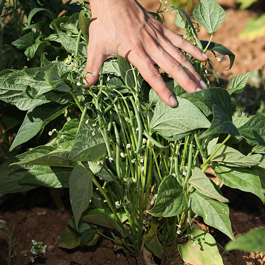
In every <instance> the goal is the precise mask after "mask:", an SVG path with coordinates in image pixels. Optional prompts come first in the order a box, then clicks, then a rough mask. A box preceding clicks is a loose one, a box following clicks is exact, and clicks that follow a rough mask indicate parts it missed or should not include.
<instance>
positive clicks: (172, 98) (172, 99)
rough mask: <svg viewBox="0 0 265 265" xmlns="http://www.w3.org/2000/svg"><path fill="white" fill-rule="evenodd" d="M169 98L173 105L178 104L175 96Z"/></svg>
mask: <svg viewBox="0 0 265 265" xmlns="http://www.w3.org/2000/svg"><path fill="white" fill-rule="evenodd" d="M169 100H170V103H171V105H172V106H173V107H176V106H177V105H178V102H177V101H176V99H175V97H173V96H171V97H170V98H169Z"/></svg>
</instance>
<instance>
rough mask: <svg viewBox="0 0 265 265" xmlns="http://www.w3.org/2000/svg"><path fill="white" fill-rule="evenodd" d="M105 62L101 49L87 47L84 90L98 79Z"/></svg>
mask: <svg viewBox="0 0 265 265" xmlns="http://www.w3.org/2000/svg"><path fill="white" fill-rule="evenodd" d="M105 60H106V58H105V56H104V52H103V51H102V52H101V49H100V48H98V49H95V48H94V46H92V45H88V47H87V63H86V67H85V71H84V73H85V80H84V83H85V88H86V89H88V88H89V87H90V86H92V85H94V84H95V83H96V82H97V80H98V77H99V72H100V69H101V67H102V64H103V62H104V61H105Z"/></svg>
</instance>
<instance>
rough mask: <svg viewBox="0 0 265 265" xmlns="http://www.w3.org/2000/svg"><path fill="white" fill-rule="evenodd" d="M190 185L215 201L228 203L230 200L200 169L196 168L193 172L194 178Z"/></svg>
mask: <svg viewBox="0 0 265 265" xmlns="http://www.w3.org/2000/svg"><path fill="white" fill-rule="evenodd" d="M189 183H190V184H191V185H192V186H193V187H194V188H195V189H196V190H198V191H199V192H200V193H202V194H204V195H205V196H207V197H209V198H212V199H215V200H217V201H220V202H228V199H226V198H225V197H223V196H222V195H221V194H220V193H219V192H218V191H217V190H216V189H215V187H214V185H213V183H212V182H211V180H210V179H209V178H208V177H207V176H206V175H205V174H204V173H203V172H202V171H201V169H200V168H198V167H195V168H194V169H193V171H192V176H191V178H190V179H189Z"/></svg>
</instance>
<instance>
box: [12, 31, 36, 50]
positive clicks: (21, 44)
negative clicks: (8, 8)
mask: <svg viewBox="0 0 265 265" xmlns="http://www.w3.org/2000/svg"><path fill="white" fill-rule="evenodd" d="M37 36H38V35H37V34H36V33H34V32H30V33H28V34H26V35H24V36H23V37H21V38H19V39H16V40H15V41H13V42H12V45H14V46H15V47H16V48H17V49H20V50H25V49H27V48H28V47H30V46H31V45H33V44H34V43H35V40H36V39H37Z"/></svg>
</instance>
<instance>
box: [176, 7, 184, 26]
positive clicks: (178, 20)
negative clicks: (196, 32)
mask: <svg viewBox="0 0 265 265" xmlns="http://www.w3.org/2000/svg"><path fill="white" fill-rule="evenodd" d="M175 25H176V26H177V27H179V28H181V29H184V28H185V25H186V23H185V21H184V19H183V16H182V14H181V13H180V12H179V11H177V17H176V19H175Z"/></svg>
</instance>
